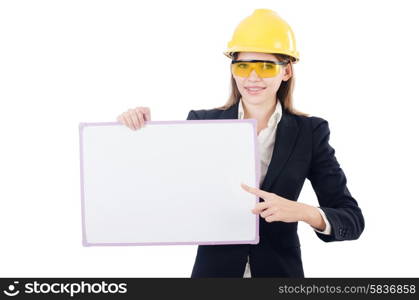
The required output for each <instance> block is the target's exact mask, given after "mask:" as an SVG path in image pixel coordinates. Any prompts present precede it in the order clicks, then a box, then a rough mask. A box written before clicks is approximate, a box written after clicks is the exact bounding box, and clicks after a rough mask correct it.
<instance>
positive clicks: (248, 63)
mask: <svg viewBox="0 0 419 300" xmlns="http://www.w3.org/2000/svg"><path fill="white" fill-rule="evenodd" d="M287 63H288V62H277V61H271V60H259V59H254V60H232V61H231V70H232V72H233V74H234V75H236V76H240V77H248V76H249V75H250V73H252V70H255V71H256V74H258V75H259V77H261V78H267V77H275V76H276V75H278V73H279V72H281V70H282V66H283V65H286V64H287Z"/></svg>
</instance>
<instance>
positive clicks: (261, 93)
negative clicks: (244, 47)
mask: <svg viewBox="0 0 419 300" xmlns="http://www.w3.org/2000/svg"><path fill="white" fill-rule="evenodd" d="M236 59H237V60H255V59H259V60H270V61H275V62H278V61H279V60H278V58H276V56H275V55H273V54H269V53H259V52H240V53H239V54H238V57H237V58H236ZM232 75H233V77H234V80H235V81H236V85H237V88H238V90H239V92H240V94H241V96H242V100H243V101H244V102H246V103H251V104H262V103H265V102H270V101H276V93H277V91H278V89H279V87H280V86H281V82H282V81H287V80H288V79H289V78H290V77H291V76H292V72H291V68H290V65H289V64H287V65H284V66H282V70H281V72H279V73H278V74H277V75H276V76H275V77H267V78H261V77H259V75H258V74H257V73H256V71H255V70H252V72H251V73H250V75H249V76H248V77H240V76H236V75H234V74H232Z"/></svg>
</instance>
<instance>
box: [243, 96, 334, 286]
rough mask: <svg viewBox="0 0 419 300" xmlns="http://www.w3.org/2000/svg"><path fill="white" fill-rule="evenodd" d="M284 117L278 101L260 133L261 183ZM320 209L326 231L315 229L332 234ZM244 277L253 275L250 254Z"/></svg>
mask: <svg viewBox="0 0 419 300" xmlns="http://www.w3.org/2000/svg"><path fill="white" fill-rule="evenodd" d="M281 117H282V106H281V103H280V102H279V101H278V102H277V105H276V109H275V111H274V112H273V114H272V115H271V117H270V118H269V120H268V126H267V127H266V128H264V129H262V130H261V131H260V132H259V134H258V144H259V154H260V182H259V184H260V185H262V182H263V180H264V179H265V176H266V172H267V171H268V166H269V163H270V161H271V158H272V152H273V149H274V144H275V136H276V128H277V125H278V123H279V121H280V120H281ZM243 118H244V111H243V105H242V100H241V99H240V100H239V111H238V119H243ZM318 210H319V212H320V214H321V216H322V218H323V220H324V222H325V223H326V228H325V230H324V231H320V230H317V229H316V228H314V227H313V229H314V230H315V231H317V232H320V233H323V234H327V235H330V234H331V227H330V223H329V221H328V220H327V217H326V215H325V213H324V212H323V210H322V209H321V208H319V207H318ZM243 277H245V278H249V277H251V274H250V264H249V256H247V263H246V269H245V271H244V274H243Z"/></svg>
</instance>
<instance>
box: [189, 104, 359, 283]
mask: <svg viewBox="0 0 419 300" xmlns="http://www.w3.org/2000/svg"><path fill="white" fill-rule="evenodd" d="M237 118H238V103H236V104H235V105H233V106H232V107H230V108H229V109H227V110H221V109H209V110H205V109H201V110H191V111H190V112H189V115H188V118H187V119H188V120H202V119H211V120H212V119H237ZM329 136H330V131H329V125H328V122H327V121H326V120H324V119H322V118H319V117H314V116H313V117H305V116H298V115H295V114H291V113H289V112H288V111H287V110H284V109H283V110H282V117H281V120H280V122H279V123H278V127H277V131H276V139H275V145H274V149H273V153H272V159H271V162H270V164H269V166H268V170H267V173H266V177H265V179H264V181H263V183H262V185H261V187H260V189H262V190H264V191H268V192H272V193H275V194H277V195H279V196H281V197H284V198H286V199H289V200H293V201H297V199H298V196H299V194H300V192H301V189H302V187H303V184H304V181H305V179H306V178H308V179H309V180H310V182H311V185H312V187H313V189H314V191H315V193H316V196H317V199H318V201H319V204H320V208H321V209H322V210H323V211H324V212H325V214H326V216H327V219H328V220H329V222H330V225H331V228H332V233H331V235H324V234H321V233H318V232H315V233H316V234H317V236H318V237H319V238H320V239H321V240H323V241H325V242H332V241H343V240H355V239H357V238H358V237H359V236H360V235H361V233H362V231H363V230H364V218H363V215H362V212H361V209H360V208H359V207H358V203H357V201H356V200H355V199H354V198H353V197H352V196H351V194H350V192H349V190H348V188H347V186H346V177H345V174H344V172H343V170H342V169H341V168H340V165H339V163H338V161H337V160H336V157H335V150H334V149H333V148H332V147H331V146H330V145H329ZM259 201H263V199H260V198H259ZM259 221H260V223H259V235H260V242H259V244H257V245H250V244H239V245H199V246H198V251H197V254H196V258H195V264H194V266H193V270H192V274H191V277H243V273H244V269H245V266H246V263H247V256H248V255H249V260H250V271H251V274H252V277H304V271H303V264H302V261H301V251H300V241H299V238H298V235H297V225H298V222H292V223H285V222H280V221H275V222H271V223H268V222H266V221H265V219H264V218H262V217H260V216H259Z"/></svg>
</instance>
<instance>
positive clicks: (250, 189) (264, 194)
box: [241, 183, 270, 200]
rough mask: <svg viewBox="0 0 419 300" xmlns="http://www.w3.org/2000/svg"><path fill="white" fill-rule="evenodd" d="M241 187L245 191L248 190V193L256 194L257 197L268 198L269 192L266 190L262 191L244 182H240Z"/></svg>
mask: <svg viewBox="0 0 419 300" xmlns="http://www.w3.org/2000/svg"><path fill="white" fill-rule="evenodd" d="M241 187H242V188H243V189H244V190H246V191H247V192H249V193H251V194H253V195H256V196H258V197H260V198H262V199H264V200H269V195H270V193H269V192H266V191H263V190H261V189H258V188H254V187H251V186H248V185H246V184H244V183H242V184H241Z"/></svg>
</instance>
